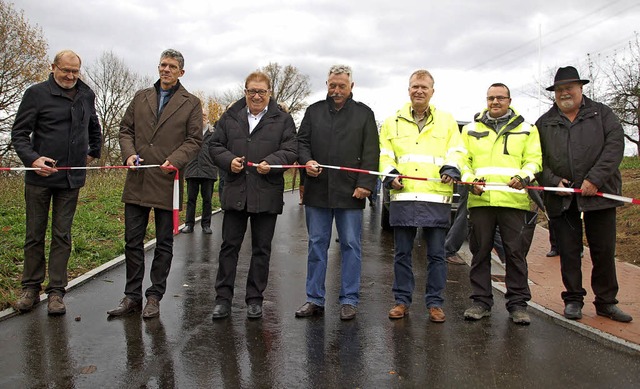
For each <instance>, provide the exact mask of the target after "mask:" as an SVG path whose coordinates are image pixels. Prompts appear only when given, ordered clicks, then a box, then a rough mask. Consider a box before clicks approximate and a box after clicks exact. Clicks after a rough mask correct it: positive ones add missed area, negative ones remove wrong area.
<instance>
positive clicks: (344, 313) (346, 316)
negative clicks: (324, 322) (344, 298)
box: [340, 304, 358, 320]
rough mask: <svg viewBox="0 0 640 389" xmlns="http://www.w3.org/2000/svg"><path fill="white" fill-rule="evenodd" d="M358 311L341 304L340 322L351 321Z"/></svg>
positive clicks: (348, 305)
mask: <svg viewBox="0 0 640 389" xmlns="http://www.w3.org/2000/svg"><path fill="white" fill-rule="evenodd" d="M357 312H358V310H357V309H356V307H355V306H353V305H351V304H342V306H341V307H340V320H351V319H354V318H355V317H356V313H357Z"/></svg>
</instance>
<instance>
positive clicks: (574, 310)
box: [564, 303, 582, 320]
mask: <svg viewBox="0 0 640 389" xmlns="http://www.w3.org/2000/svg"><path fill="white" fill-rule="evenodd" d="M564 317H566V318H567V319H569V320H579V319H582V307H581V306H580V303H567V304H566V305H565V307H564Z"/></svg>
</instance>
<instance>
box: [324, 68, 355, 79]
mask: <svg viewBox="0 0 640 389" xmlns="http://www.w3.org/2000/svg"><path fill="white" fill-rule="evenodd" d="M332 74H346V75H347V76H349V82H353V71H352V70H351V66H347V65H333V66H332V67H331V68H330V69H329V74H328V77H330V76H331V75H332Z"/></svg>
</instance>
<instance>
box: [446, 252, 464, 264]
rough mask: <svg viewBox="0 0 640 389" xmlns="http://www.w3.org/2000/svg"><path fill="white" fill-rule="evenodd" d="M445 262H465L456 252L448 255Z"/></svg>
mask: <svg viewBox="0 0 640 389" xmlns="http://www.w3.org/2000/svg"><path fill="white" fill-rule="evenodd" d="M447 263H450V264H452V265H466V264H467V263H466V262H465V261H464V259H462V258H460V256H459V255H458V254H454V255H452V256H450V257H447Z"/></svg>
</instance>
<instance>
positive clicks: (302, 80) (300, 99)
mask: <svg viewBox="0 0 640 389" xmlns="http://www.w3.org/2000/svg"><path fill="white" fill-rule="evenodd" d="M260 70H261V71H263V72H264V73H266V74H267V75H268V76H269V77H270V78H271V84H272V85H271V89H272V90H273V98H274V99H275V100H276V101H277V102H278V103H283V104H285V105H286V107H287V108H288V109H289V113H290V114H291V115H294V116H295V114H296V113H298V112H301V111H302V110H304V109H305V108H306V107H307V103H306V102H305V99H306V98H307V97H309V95H310V94H311V84H310V83H309V76H308V75H306V74H302V73H300V72H299V71H298V69H297V68H296V67H295V66H292V65H286V66H284V67H283V66H281V65H280V64H278V63H277V62H271V63H269V64H268V65H267V66H265V67H263V68H262V69H260Z"/></svg>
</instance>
